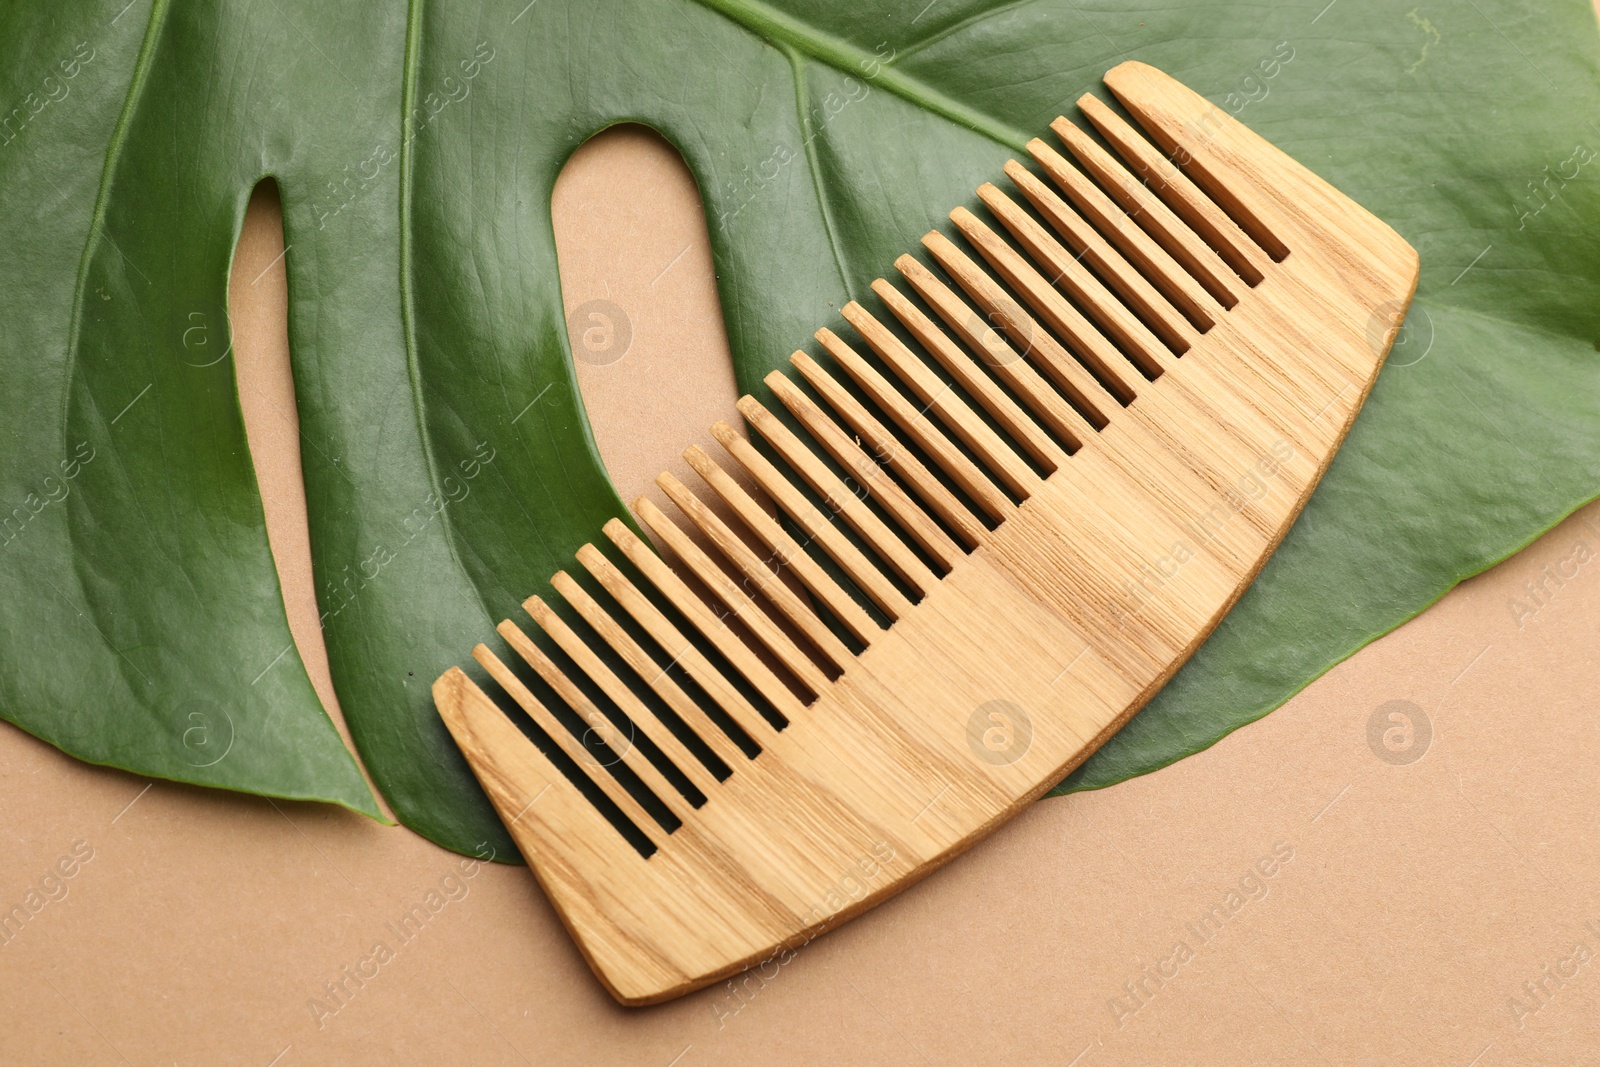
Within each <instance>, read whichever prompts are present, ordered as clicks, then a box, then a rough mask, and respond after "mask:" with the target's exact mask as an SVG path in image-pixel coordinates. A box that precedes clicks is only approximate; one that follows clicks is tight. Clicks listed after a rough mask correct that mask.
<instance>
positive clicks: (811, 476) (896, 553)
mask: <svg viewBox="0 0 1600 1067" xmlns="http://www.w3.org/2000/svg"><path fill="white" fill-rule="evenodd" d="M738 408H739V413H740V414H741V415H743V416H744V417H745V421H746V422H748V423H749V424H750V425H751V426H752V427H753V428H754V429H755V431H756V432H757V433H759V434H760V435H761V436H762V437H764V438H766V440H767V443H768V444H770V445H771V446H772V447H773V448H775V449H776V450H777V452H778V454H779V455H780V456H782V457H783V458H784V461H785V462H786V463H788V464H789V466H791V467H793V468H794V469H795V471H796V472H798V473H799V475H800V477H802V478H804V479H805V480H806V482H807V483H808V484H810V486H811V488H813V489H815V490H816V491H817V492H818V493H821V494H822V496H823V497H824V498H825V499H826V500H827V501H828V505H829V507H830V508H835V509H837V510H838V511H839V513H840V514H842V515H843V516H844V518H845V521H846V522H848V523H849V524H850V525H851V526H852V527H854V529H855V531H856V532H857V533H858V534H860V535H861V536H862V538H863V539H865V540H866V542H867V544H869V545H871V546H872V548H873V549H874V551H876V552H877V553H878V555H879V556H880V557H882V559H883V561H884V562H885V563H887V564H889V566H890V567H892V568H893V569H894V571H895V573H896V574H898V575H900V577H901V578H903V579H905V581H906V583H907V584H908V585H910V586H911V588H913V589H915V590H916V591H917V594H918V595H919V596H926V595H927V594H928V593H929V592H930V591H931V590H932V589H933V587H934V584H935V583H936V582H937V581H938V578H937V577H935V575H934V573H933V571H931V570H929V569H928V565H927V564H925V563H923V562H922V560H920V559H918V558H917V557H916V555H915V553H913V552H912V551H911V549H910V548H908V547H906V543H905V542H904V541H902V540H900V538H899V536H898V535H896V534H895V532H894V531H893V530H891V529H889V527H888V525H887V524H885V523H884V521H883V520H882V519H880V518H878V516H877V514H876V513H875V512H873V510H872V509H871V508H869V507H867V505H866V504H865V502H863V501H862V500H861V499H860V498H859V497H857V496H856V495H855V494H854V493H852V492H851V491H850V489H849V487H848V486H846V485H845V484H844V481H843V480H842V479H840V478H839V476H838V475H836V474H834V473H833V472H832V471H831V470H829V469H828V467H827V465H826V464H824V463H823V462H822V461H821V460H820V459H818V458H817V457H816V454H815V453H813V452H812V451H811V449H810V448H808V447H807V446H806V445H805V444H804V443H803V442H802V441H801V440H800V439H799V438H798V437H796V436H795V435H794V434H793V433H791V432H789V428H788V427H787V426H785V425H784V424H783V423H781V422H779V421H778V419H777V418H776V417H775V416H774V415H773V414H772V412H770V411H768V410H767V409H766V408H764V407H762V406H761V404H760V402H759V401H757V400H756V399H755V398H754V397H751V396H744V397H740V398H739V403H738Z"/></svg>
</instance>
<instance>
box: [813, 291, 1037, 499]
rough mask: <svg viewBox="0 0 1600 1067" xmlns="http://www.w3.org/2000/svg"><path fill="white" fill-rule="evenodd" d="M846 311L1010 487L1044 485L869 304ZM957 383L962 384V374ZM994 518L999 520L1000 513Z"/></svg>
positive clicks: (1028, 489) (1023, 490)
mask: <svg viewBox="0 0 1600 1067" xmlns="http://www.w3.org/2000/svg"><path fill="white" fill-rule="evenodd" d="M874 285H875V286H876V283H874ZM843 313H844V317H845V321H846V322H848V323H850V325H852V326H854V327H855V328H856V332H857V333H859V334H860V335H861V336H862V338H863V339H864V340H865V341H866V342H867V344H868V345H870V346H871V347H872V350H873V351H874V352H876V353H877V354H878V358H879V359H881V360H883V362H884V363H885V364H887V365H888V366H889V368H890V369H891V370H893V371H894V373H895V375H896V376H898V377H899V379H900V380H901V381H903V382H905V383H906V385H907V386H909V387H910V388H911V390H912V391H913V392H914V393H916V394H917V399H918V400H920V401H922V403H923V404H925V405H927V408H928V409H930V410H932V411H934V412H935V413H937V414H938V416H939V420H940V421H941V422H943V423H944V424H945V425H946V426H948V427H950V430H951V431H952V432H953V433H955V434H956V435H957V436H958V437H960V438H961V440H962V441H964V442H965V443H966V445H967V447H968V448H970V449H972V451H973V452H975V453H976V454H977V455H978V457H979V458H980V459H982V460H983V462H984V463H985V464H987V466H988V468H989V469H990V470H991V471H993V472H994V473H995V475H996V476H997V477H999V478H1000V480H1001V481H1003V482H1004V483H1005V485H1006V488H1007V489H1009V490H1010V491H1011V492H1012V493H1014V494H1016V495H1017V496H1019V497H1027V496H1028V495H1029V494H1030V493H1032V492H1033V490H1034V489H1035V488H1036V487H1037V486H1038V483H1039V478H1038V475H1036V474H1034V473H1033V471H1032V470H1031V469H1029V467H1028V465H1027V464H1026V463H1025V462H1023V459H1022V457H1021V456H1019V455H1017V453H1016V452H1015V451H1014V450H1013V449H1012V447H1011V446H1010V445H1009V444H1007V443H1006V442H1005V441H1004V440H1003V439H1002V438H1001V437H1000V435H999V434H997V433H995V432H994V431H993V430H992V429H990V428H989V424H988V423H986V422H984V421H983V420H982V419H981V418H979V417H978V415H977V413H976V412H974V411H973V410H972V409H971V408H970V407H968V406H967V403H966V401H965V400H963V399H961V396H960V394H958V393H955V392H953V391H951V390H950V388H949V387H948V386H946V385H945V383H944V382H943V381H942V380H941V379H940V378H939V376H938V375H937V374H935V373H933V371H932V370H931V369H930V368H929V367H928V365H927V363H925V362H924V361H923V360H921V359H919V358H918V357H917V356H916V355H915V354H914V353H913V352H912V351H911V349H909V348H907V347H906V346H905V345H904V344H902V343H901V341H900V338H898V337H896V336H895V335H894V334H893V333H892V332H890V330H889V328H888V327H887V326H885V325H884V324H883V323H881V322H879V321H878V319H877V318H876V317H875V316H873V314H872V313H871V312H869V311H868V310H867V309H866V308H864V307H862V306H861V305H860V304H858V303H856V302H855V301H854V300H852V301H850V302H849V303H848V304H846V305H845V306H844V308H843ZM974 370H976V368H974ZM957 384H960V380H959V378H958V380H957ZM1001 506H1002V509H1003V513H1006V514H1009V512H1010V508H1009V507H1006V506H1005V505H1004V503H1002V505H1001ZM992 517H994V518H999V516H998V515H994V516H992Z"/></svg>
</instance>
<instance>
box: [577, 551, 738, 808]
mask: <svg viewBox="0 0 1600 1067" xmlns="http://www.w3.org/2000/svg"><path fill="white" fill-rule="evenodd" d="M550 585H551V586H552V587H554V589H555V590H556V592H558V593H560V594H561V596H562V597H563V598H564V599H565V600H566V602H567V603H568V604H571V605H572V606H573V608H574V609H575V610H576V611H577V612H578V614H579V615H581V616H583V621H584V622H586V623H588V624H589V627H590V628H591V629H592V630H594V632H595V633H597V634H599V635H600V639H601V640H602V641H604V642H605V643H606V645H607V646H609V647H610V649H611V650H612V651H613V652H615V653H616V654H617V656H618V657H619V658H620V659H621V660H622V661H623V662H624V663H626V664H627V665H628V668H629V669H630V670H631V671H633V673H634V676H635V677H637V678H638V679H639V680H640V681H642V682H644V684H645V685H647V686H649V687H650V689H651V690H652V691H653V692H654V693H655V694H656V696H657V697H659V698H660V699H661V701H662V703H664V704H665V705H666V706H667V707H668V708H670V709H671V710H672V712H673V713H674V714H675V715H677V716H678V718H679V719H680V720H682V721H683V723H684V725H685V726H686V727H687V728H688V729H689V730H690V731H692V732H693V733H694V735H695V736H696V737H698V738H699V739H700V740H701V741H702V742H704V743H705V745H706V747H708V748H709V749H710V750H711V753H712V755H713V756H714V757H715V758H716V759H717V760H719V761H721V763H722V765H723V766H724V767H725V768H728V769H730V770H731V769H732V768H733V767H735V766H737V765H738V763H739V761H740V759H741V758H742V757H743V755H744V753H743V752H741V751H740V749H739V748H738V746H736V745H735V744H734V743H733V741H732V740H730V739H729V737H728V735H727V734H726V733H724V732H723V731H722V728H721V727H719V726H718V725H717V723H716V721H715V720H713V719H712V718H711V716H710V715H708V714H706V710H705V709H704V708H702V707H701V706H700V705H699V704H698V703H696V702H695V700H694V699H693V698H691V697H690V696H689V694H688V693H686V692H684V690H683V687H682V686H680V685H679V684H678V683H677V682H676V681H674V680H673V678H672V675H671V673H670V672H669V669H668V668H669V667H670V665H671V663H672V662H673V661H672V660H670V659H669V660H667V661H666V662H665V663H661V662H657V660H656V659H655V658H654V657H652V656H651V655H650V653H649V652H647V651H645V649H644V646H643V645H641V644H640V643H639V642H638V641H636V640H634V638H633V635H632V634H630V633H629V632H628V631H627V630H626V629H625V628H624V627H623V626H622V624H621V623H619V622H617V620H616V619H615V618H613V617H612V615H611V614H610V612H608V611H606V609H605V608H604V607H602V606H601V604H600V602H599V601H598V600H596V599H595V598H594V597H592V596H590V595H589V592H588V590H586V589H584V588H583V586H581V585H579V584H578V583H577V581H575V580H574V579H573V577H572V575H570V574H568V573H567V572H566V571H557V572H556V576H555V577H554V578H552V579H550ZM668 732H669V733H670V732H671V731H670V729H669V730H668ZM695 762H696V763H698V764H700V765H701V766H704V767H705V769H706V770H707V771H711V770H712V769H713V768H712V767H711V765H710V764H707V763H705V762H704V761H703V760H700V759H699V758H698V757H696V759H695ZM690 777H691V778H694V780H695V782H696V784H699V782H700V779H699V778H698V777H696V776H694V775H692V774H691V776H690ZM701 791H702V792H706V795H707V796H710V793H709V792H708V791H706V789H705V787H704V786H702V787H701Z"/></svg>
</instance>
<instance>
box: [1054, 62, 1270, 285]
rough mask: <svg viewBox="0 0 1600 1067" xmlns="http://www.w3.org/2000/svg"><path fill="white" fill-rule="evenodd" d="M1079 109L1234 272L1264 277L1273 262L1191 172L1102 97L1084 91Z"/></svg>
mask: <svg viewBox="0 0 1600 1067" xmlns="http://www.w3.org/2000/svg"><path fill="white" fill-rule="evenodd" d="M1078 109H1079V110H1080V111H1082V112H1083V113H1084V115H1085V116H1086V117H1087V118H1088V119H1089V122H1090V123H1091V124H1093V126H1094V128H1095V129H1097V130H1099V131H1100V135H1101V136H1102V137H1104V138H1105V139H1106V140H1107V141H1110V142H1111V146H1112V147H1113V148H1115V149H1116V150H1117V154H1118V155H1120V156H1121V157H1122V158H1123V159H1124V160H1126V161H1127V163H1128V166H1129V167H1130V168H1131V169H1132V170H1134V171H1135V172H1136V173H1137V174H1138V175H1139V176H1140V177H1142V178H1144V180H1145V182H1146V183H1147V184H1148V185H1149V186H1150V187H1151V188H1152V189H1154V190H1155V191H1156V194H1157V195H1159V196H1160V197H1161V199H1162V200H1164V201H1166V203H1167V206H1168V207H1170V208H1172V210H1173V211H1175V212H1176V213H1177V214H1178V216H1179V217H1180V218H1182V219H1183V221H1185V222H1187V223H1188V224H1189V226H1190V227H1191V228H1192V229H1193V230H1194V231H1195V232H1196V233H1198V234H1199V235H1200V236H1201V237H1202V238H1204V239H1205V241H1206V243H1207V244H1209V245H1210V246H1211V247H1212V248H1214V249H1216V251H1217V254H1218V255H1220V256H1221V257H1222V258H1223V260H1224V261H1225V262H1226V263H1227V264H1228V266H1230V267H1232V268H1233V271H1234V273H1235V274H1237V275H1239V277H1241V278H1243V279H1244V280H1245V282H1246V284H1248V285H1260V284H1261V279H1262V278H1264V277H1265V275H1264V274H1263V273H1262V268H1263V267H1264V266H1267V265H1269V261H1268V260H1267V257H1266V256H1265V254H1263V253H1262V251H1261V250H1260V249H1259V248H1257V247H1256V246H1255V244H1254V243H1253V242H1252V241H1251V240H1250V238H1249V236H1248V235H1246V233H1245V232H1244V231H1243V230H1242V229H1240V228H1239V224H1238V223H1236V222H1234V221H1233V220H1232V219H1231V218H1229V217H1228V216H1227V215H1226V214H1225V213H1224V212H1223V211H1222V209H1221V208H1219V207H1217V205H1216V204H1213V203H1212V202H1211V201H1210V199H1209V198H1207V196H1206V195H1205V194H1204V193H1202V192H1201V191H1200V190H1199V189H1197V188H1196V187H1195V184H1194V183H1193V182H1192V181H1190V180H1189V178H1188V176H1187V175H1185V174H1184V173H1183V172H1182V171H1180V170H1179V169H1178V168H1177V167H1175V166H1174V165H1173V164H1172V161H1171V160H1169V159H1167V157H1166V156H1164V155H1162V154H1161V153H1160V152H1158V151H1156V150H1155V148H1154V146H1152V145H1151V144H1150V142H1149V141H1147V140H1145V139H1144V137H1142V136H1141V135H1140V134H1139V132H1138V131H1137V130H1135V129H1134V128H1133V127H1132V126H1129V125H1128V124H1127V123H1126V122H1124V121H1122V118H1121V116H1119V115H1118V114H1117V113H1116V112H1114V111H1112V110H1111V109H1110V108H1109V107H1107V106H1106V105H1105V104H1104V103H1102V102H1101V100H1100V99H1099V97H1095V96H1090V95H1089V94H1087V93H1085V94H1084V95H1083V97H1082V98H1081V99H1080V100H1079V101H1078Z"/></svg>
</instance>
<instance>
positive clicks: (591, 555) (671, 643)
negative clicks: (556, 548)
mask: <svg viewBox="0 0 1600 1067" xmlns="http://www.w3.org/2000/svg"><path fill="white" fill-rule="evenodd" d="M612 521H613V522H615V521H616V520H612ZM617 525H618V526H622V524H621V523H620V522H618V523H617ZM623 529H624V530H627V527H625V526H624V527H623ZM629 532H630V533H631V531H629ZM647 551H648V549H647ZM577 559H578V562H579V563H581V564H583V568H584V570H586V571H588V572H589V573H590V574H591V575H593V576H594V579H595V580H596V581H598V582H599V583H600V584H601V585H602V586H603V587H604V588H605V591H606V592H607V593H609V594H611V597H612V599H614V600H615V601H616V602H617V603H618V604H620V605H622V610H624V611H626V612H627V613H628V614H629V615H630V616H632V617H633V620H634V621H635V622H637V623H638V624H639V625H640V626H642V627H644V630H645V632H646V633H648V634H649V635H650V640H652V641H654V642H655V643H656V647H658V648H660V649H661V651H662V652H664V653H666V655H667V656H668V657H670V658H669V659H668V661H667V662H668V663H669V664H671V663H676V664H678V665H679V666H681V667H682V668H683V669H684V672H685V673H686V674H688V675H689V677H690V678H692V679H694V683H695V684H696V685H698V686H699V687H700V688H701V689H702V690H704V691H705V693H706V695H707V696H709V697H710V698H711V699H712V700H714V701H715V702H716V704H717V706H718V707H719V708H721V709H722V711H723V713H724V714H726V715H727V716H728V718H729V719H730V720H732V722H733V724H734V725H735V726H737V727H738V728H739V730H740V732H742V733H743V734H744V735H745V737H746V738H748V739H750V741H751V743H752V744H754V745H756V746H757V747H760V744H761V741H762V740H764V739H767V738H770V737H771V735H772V732H773V729H772V726H771V725H770V724H769V723H768V722H767V718H766V716H764V715H762V714H761V712H760V711H759V710H757V709H756V707H755V706H754V705H753V704H751V703H750V702H749V701H748V700H746V699H745V698H744V694H743V693H740V692H739V689H738V687H737V686H735V685H734V684H733V683H732V682H731V681H729V680H728V678H727V676H726V675H724V674H723V673H722V671H721V670H719V669H718V668H717V667H716V665H715V664H713V663H712V662H711V660H710V659H708V658H707V657H706V656H705V654H704V653H702V652H701V651H700V649H698V648H697V647H695V644H694V642H693V641H691V640H690V639H689V638H688V637H686V636H685V635H684V633H683V631H681V630H679V629H678V628H677V626H675V625H673V623H672V620H670V619H668V618H667V617H666V615H665V614H663V613H662V612H661V610H660V609H659V608H657V607H656V606H655V605H654V604H652V603H651V602H650V598H649V597H647V596H645V595H644V593H643V592H642V591H641V590H640V589H639V588H638V587H637V586H635V585H634V584H633V582H631V581H629V579H628V576H627V575H625V574H623V573H622V571H621V570H619V569H618V568H617V566H616V564H614V563H612V562H611V561H610V560H609V559H607V558H606V557H605V554H604V553H603V552H601V551H600V550H599V549H598V548H596V547H594V546H593V545H584V546H583V547H582V548H580V549H578V553H577ZM692 621H693V620H691V622H692ZM661 671H662V673H663V674H665V673H666V668H665V667H663V668H662V669H661ZM719 732H720V731H719ZM723 736H724V737H726V738H727V740H728V741H729V742H730V743H733V744H737V743H738V739H737V738H734V737H733V736H731V735H728V734H724V735H723ZM739 748H740V749H741V750H743V748H744V746H742V745H740V746H739ZM730 766H732V764H730Z"/></svg>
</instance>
